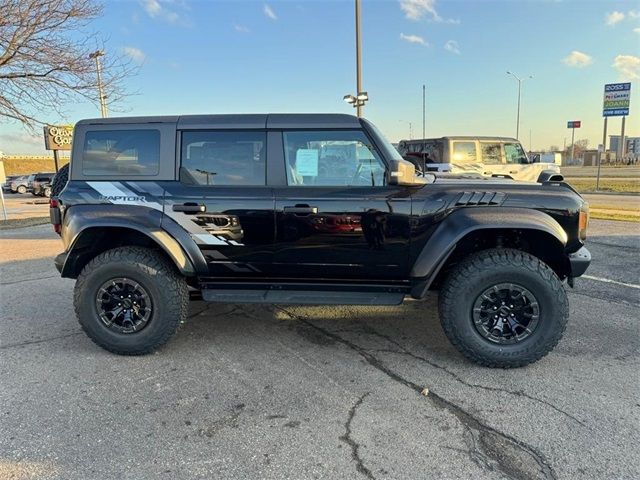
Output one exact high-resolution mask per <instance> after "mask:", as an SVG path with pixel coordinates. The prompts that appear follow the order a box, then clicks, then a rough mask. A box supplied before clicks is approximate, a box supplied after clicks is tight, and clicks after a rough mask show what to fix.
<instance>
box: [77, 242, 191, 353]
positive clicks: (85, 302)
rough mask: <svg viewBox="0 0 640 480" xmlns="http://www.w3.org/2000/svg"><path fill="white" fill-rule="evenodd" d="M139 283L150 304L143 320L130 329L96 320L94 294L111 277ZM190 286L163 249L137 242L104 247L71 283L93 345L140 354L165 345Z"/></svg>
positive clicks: (184, 312) (182, 317) (182, 312)
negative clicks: (116, 328)
mask: <svg viewBox="0 0 640 480" xmlns="http://www.w3.org/2000/svg"><path fill="white" fill-rule="evenodd" d="M118 277H126V278H130V279H132V280H135V281H136V282H138V283H139V284H140V285H141V286H142V287H143V288H144V289H145V290H146V291H147V292H148V294H149V296H150V298H151V303H152V305H153V309H152V314H151V317H150V319H149V322H148V324H147V325H146V326H145V327H144V328H142V329H141V330H140V331H138V332H135V333H119V332H115V331H113V330H111V329H109V328H108V327H107V326H106V325H105V324H104V323H103V322H102V321H101V319H100V317H99V315H98V310H97V308H96V295H97V293H98V290H99V288H100V286H101V285H102V284H103V283H104V282H106V281H108V280H109V279H110V278H118ZM188 305H189V290H188V288H187V283H186V281H185V279H184V277H183V276H181V275H180V273H179V272H178V271H177V270H176V268H175V266H174V265H173V264H171V263H170V262H169V261H168V260H167V259H166V258H165V257H164V256H162V254H160V253H158V252H156V251H154V250H151V249H148V248H142V247H119V248H114V249H112V250H107V251H106V252H103V253H101V254H100V255H98V256H97V257H95V258H94V259H92V260H91V261H90V262H89V263H87V265H86V266H85V267H84V268H83V269H82V272H81V273H80V275H79V276H78V280H77V281H76V285H75V288H74V308H75V311H76V315H77V317H78V321H79V322H80V326H81V327H82V329H83V330H84V331H85V332H86V334H87V335H88V336H89V338H91V340H93V341H94V342H95V343H96V344H97V345H99V346H101V347H102V348H104V349H106V350H108V351H110V352H113V353H117V354H119V355H144V354H147V353H151V352H153V351H154V350H156V349H157V348H159V347H160V346H162V345H164V344H165V343H166V342H167V341H168V340H169V338H170V337H171V335H173V334H174V333H175V331H176V330H177V329H178V327H179V325H180V324H181V323H183V322H184V321H185V319H186V317H187V309H188Z"/></svg>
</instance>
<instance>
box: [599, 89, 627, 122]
mask: <svg viewBox="0 0 640 480" xmlns="http://www.w3.org/2000/svg"><path fill="white" fill-rule="evenodd" d="M630 102H631V83H609V84H607V85H605V86H604V103H603V105H602V116H603V117H616V116H622V115H629V103H630Z"/></svg>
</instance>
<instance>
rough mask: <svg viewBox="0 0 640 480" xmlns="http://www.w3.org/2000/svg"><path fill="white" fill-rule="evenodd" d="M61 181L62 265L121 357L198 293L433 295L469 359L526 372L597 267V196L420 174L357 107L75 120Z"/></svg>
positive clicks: (150, 342)
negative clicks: (571, 289) (592, 224)
mask: <svg viewBox="0 0 640 480" xmlns="http://www.w3.org/2000/svg"><path fill="white" fill-rule="evenodd" d="M61 179H64V181H65V182H66V183H65V184H64V185H61V183H62V180H61ZM67 179H68V181H67ZM54 183H55V185H54V189H58V190H59V189H60V187H61V186H63V187H64V188H63V189H62V191H61V192H59V191H54V192H53V194H54V197H53V198H52V200H51V212H50V213H51V221H52V223H53V225H54V229H55V230H56V231H57V232H59V233H60V234H61V237H62V241H63V243H64V252H63V253H61V254H60V255H58V256H57V257H56V259H55V264H56V267H57V268H58V270H59V271H60V273H61V275H62V276H63V277H67V278H75V279H77V281H76V284H75V290H74V305H75V311H76V314H77V316H78V319H79V321H80V324H81V326H82V328H83V329H84V330H85V332H86V333H87V334H88V335H89V337H91V339H92V340H93V341H94V342H95V343H97V344H98V345H100V346H101V347H103V348H105V349H107V350H109V351H111V352H114V353H118V354H125V355H139V354H145V353H149V352H151V351H153V350H155V349H157V348H158V347H160V346H161V345H163V344H164V343H165V342H166V341H167V340H168V339H169V337H170V336H171V335H172V334H173V333H174V332H175V331H176V328H177V327H178V326H179V324H180V323H181V322H183V321H184V320H185V318H186V316H187V307H188V303H189V298H190V292H194V291H198V292H201V295H202V298H203V300H205V301H210V302H230V303H275V304H316V305H317V304H322V305H333V304H351V305H395V304H400V303H401V302H402V301H403V299H404V298H405V297H411V298H415V299H421V298H424V297H425V295H427V293H428V291H429V290H437V291H439V316H440V321H441V323H442V326H443V328H444V332H445V333H446V335H447V336H448V337H449V339H450V340H451V342H452V343H453V344H454V345H455V346H456V347H457V348H458V349H459V350H460V351H461V352H462V353H463V354H464V355H465V356H466V357H468V358H469V359H471V360H472V361H475V362H477V363H479V364H481V365H485V366H489V367H503V368H508V367H518V366H522V365H526V364H528V363H531V362H534V361H536V360H538V359H540V358H541V357H542V356H544V355H546V354H547V353H548V352H549V351H550V350H551V349H552V348H553V347H554V346H555V345H556V344H557V343H558V341H559V340H560V338H561V336H562V334H563V332H564V329H565V326H566V323H567V319H568V315H569V308H568V302H567V295H566V293H565V288H564V286H563V282H564V281H566V282H567V283H568V284H569V285H573V280H574V278H575V277H578V276H580V275H582V274H583V273H584V272H585V270H586V269H587V267H588V265H589V263H590V254H589V252H588V250H587V249H586V248H585V247H584V240H585V238H586V229H587V219H588V206H587V203H586V202H585V201H584V200H583V199H582V198H581V197H580V195H578V194H577V193H576V192H575V191H574V190H573V189H572V188H571V187H570V186H569V185H567V184H566V183H563V182H558V181H544V180H541V181H540V183H522V182H515V181H513V180H508V179H500V178H465V177H463V176H451V175H449V176H447V175H446V174H443V175H440V174H436V175H433V174H429V173H425V174H423V175H416V173H415V168H414V166H413V165H412V164H411V163H410V162H407V161H406V160H403V159H402V157H401V156H400V155H399V153H398V152H397V151H396V150H395V149H394V148H393V147H392V146H391V144H390V143H389V142H388V141H387V140H385V138H384V137H383V136H382V135H381V134H380V132H379V131H378V130H377V129H376V127H374V125H373V124H371V123H370V122H369V121H367V120H365V119H359V118H356V117H353V116H350V115H339V114H268V115H266V114H265V115H188V116H163V117H139V118H108V119H96V120H83V121H80V122H79V123H78V124H77V125H76V127H75V134H74V139H73V149H72V157H71V163H70V167H68V171H67V170H66V169H65V170H62V171H61V172H60V174H59V175H58V178H57V179H56V181H55V182H54Z"/></svg>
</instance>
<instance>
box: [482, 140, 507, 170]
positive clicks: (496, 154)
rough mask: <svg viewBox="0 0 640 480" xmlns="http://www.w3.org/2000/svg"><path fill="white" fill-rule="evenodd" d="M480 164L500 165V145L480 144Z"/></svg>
mask: <svg viewBox="0 0 640 480" xmlns="http://www.w3.org/2000/svg"><path fill="white" fill-rule="evenodd" d="M480 148H481V150H482V163H484V164H485V165H500V164H502V145H501V144H500V143H489V142H480Z"/></svg>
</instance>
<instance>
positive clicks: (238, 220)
mask: <svg viewBox="0 0 640 480" xmlns="http://www.w3.org/2000/svg"><path fill="white" fill-rule="evenodd" d="M265 147H266V132H264V131H222V130H198V131H183V132H181V138H180V151H181V155H180V157H181V164H180V165H181V166H180V182H172V183H171V184H170V185H167V186H166V193H165V214H166V215H167V216H169V217H171V218H172V219H173V220H175V221H176V222H178V223H179V224H180V225H181V226H182V227H183V228H185V229H186V230H187V231H188V232H189V233H190V235H191V237H192V238H193V240H194V241H195V242H196V243H197V244H198V246H199V248H200V249H201V251H202V253H203V254H204V256H205V259H206V260H207V263H208V265H209V273H210V275H211V276H212V277H234V278H239V277H244V276H247V277H254V276H260V275H263V274H264V273H268V271H269V269H270V268H271V263H272V260H273V257H272V253H273V252H272V250H271V249H272V246H273V240H274V234H275V224H274V210H273V209H274V196H273V191H272V189H271V188H270V187H267V186H266V148H265Z"/></svg>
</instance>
